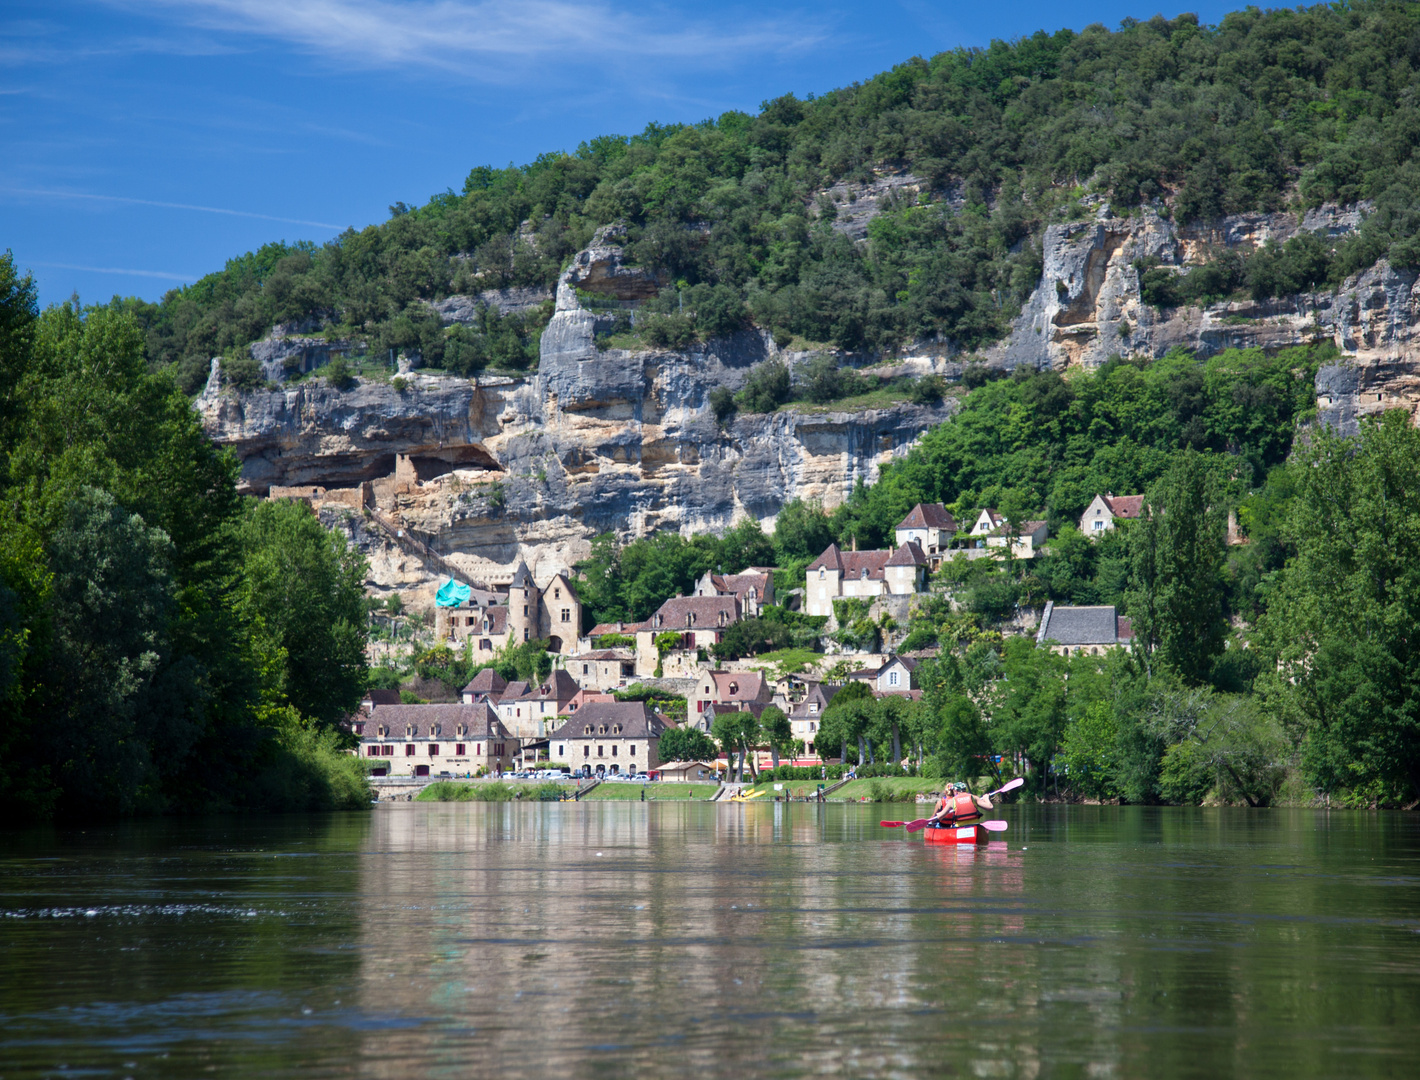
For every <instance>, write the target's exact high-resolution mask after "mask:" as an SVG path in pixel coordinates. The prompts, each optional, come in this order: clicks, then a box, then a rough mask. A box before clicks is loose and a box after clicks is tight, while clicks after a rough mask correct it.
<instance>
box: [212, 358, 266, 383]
mask: <svg viewBox="0 0 1420 1080" xmlns="http://www.w3.org/2000/svg"><path fill="white" fill-rule="evenodd" d="M222 376H223V377H224V378H225V379H226V380H227V382H228V383H229V384H231V385H232V386H235V387H236V388H237V389H238V390H255V389H256V388H257V387H259V386H264V385H265V384H266V375H265V373H264V372H263V371H262V370H261V365H260V364H258V363H257V362H256V361H255V360H253V359H252V358H251V357H250V356H234V357H231V358H230V359H228V358H226V357H224V358H223V359H222Z"/></svg>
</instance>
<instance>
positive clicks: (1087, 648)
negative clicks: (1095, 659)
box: [1035, 601, 1134, 656]
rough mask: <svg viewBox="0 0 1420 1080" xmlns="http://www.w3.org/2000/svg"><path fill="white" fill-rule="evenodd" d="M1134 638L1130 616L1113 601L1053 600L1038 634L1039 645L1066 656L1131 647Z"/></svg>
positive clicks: (1037, 643)
mask: <svg viewBox="0 0 1420 1080" xmlns="http://www.w3.org/2000/svg"><path fill="white" fill-rule="evenodd" d="M1133 642H1134V630H1133V627H1132V626H1131V625H1130V620H1129V618H1128V617H1127V616H1124V615H1120V614H1118V613H1117V612H1116V611H1115V609H1114V605H1113V604H1099V605H1091V606H1088V607H1058V606H1057V605H1056V604H1055V603H1054V602H1053V601H1052V602H1049V603H1047V604H1046V605H1045V612H1044V613H1043V614H1042V615H1041V617H1040V628H1039V629H1038V630H1037V631H1036V634H1035V643H1036V645H1044V646H1046V647H1047V648H1049V649H1050V651H1051V652H1054V653H1060V654H1062V655H1064V656H1077V655H1079V654H1081V653H1084V654H1085V655H1088V656H1100V655H1103V654H1104V653H1105V652H1107V651H1109V650H1110V649H1115V648H1119V647H1121V646H1123V647H1125V648H1128V647H1129V646H1130V645H1132V644H1133Z"/></svg>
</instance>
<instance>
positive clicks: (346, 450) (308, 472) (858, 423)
mask: <svg viewBox="0 0 1420 1080" xmlns="http://www.w3.org/2000/svg"><path fill="white" fill-rule="evenodd" d="M611 238H612V239H614V234H612V237H611ZM598 241H599V242H598V243H596V244H594V245H593V246H592V247H591V248H589V249H588V250H587V251H584V252H582V253H581V254H580V255H579V256H578V257H577V258H576V259H575V260H574V261H573V263H572V265H571V266H570V267H569V268H568V270H567V271H566V272H565V273H564V274H563V275H562V279H561V280H560V281H559V283H558V288H557V293H556V296H557V310H556V312H555V314H554V315H553V316H552V319H551V322H550V323H549V325H548V326H547V328H546V330H545V332H544V334H543V337H542V355H541V362H540V364H539V369H538V373H537V375H536V376H535V377H532V378H527V379H510V378H485V379H478V380H468V379H456V378H440V377H432V376H425V375H412V376H410V377H409V378H408V380H407V382H406V385H405V387H404V389H402V390H396V389H395V388H394V386H392V385H391V384H389V383H385V382H377V381H361V382H360V383H359V384H358V385H357V386H355V387H354V388H352V389H350V390H347V391H344V392H342V391H337V390H335V389H333V388H332V387H330V386H329V385H327V384H326V383H325V381H324V380H319V379H313V380H306V381H303V382H300V383H296V384H293V385H291V386H289V387H287V388H284V389H280V390H263V391H256V392H252V393H245V394H238V393H234V392H232V391H230V390H229V389H226V388H224V387H223V386H222V383H221V380H220V378H219V377H218V376H217V375H216V374H214V377H213V379H212V380H210V381H209V384H208V387H207V390H206V391H205V392H204V393H203V394H202V396H201V397H200V398H199V399H198V407H199V409H200V410H201V412H202V415H203V418H204V422H205V424H206V426H207V429H208V431H209V432H210V433H211V434H212V436H213V437H214V438H215V439H217V440H218V441H219V442H222V443H224V444H226V445H228V446H231V447H232V448H233V450H235V451H236V453H237V454H238V455H239V456H240V458H241V459H242V484H243V485H244V487H245V488H246V490H248V491H251V492H253V493H257V494H264V493H266V492H268V491H270V489H271V488H272V487H295V486H314V485H318V486H320V487H324V488H339V487H342V486H350V485H355V484H358V483H361V482H365V481H369V482H371V485H372V488H371V490H372V491H373V493H374V497H375V499H376V500H377V501H378V503H379V505H380V507H381V508H382V510H383V511H384V512H386V513H388V514H391V515H394V516H395V517H396V518H397V520H398V521H399V522H400V523H401V524H402V525H403V526H405V527H408V528H410V529H412V530H415V532H416V534H417V535H418V536H419V537H420V538H421V539H423V540H424V541H425V542H427V543H430V544H431V546H433V547H434V548H435V550H437V551H438V552H439V553H440V554H442V555H444V556H445V557H447V558H449V559H450V560H451V561H454V562H456V563H457V564H458V565H459V566H461V567H463V568H465V569H466V570H467V571H468V572H469V573H471V574H474V575H476V576H481V577H483V578H486V579H488V580H491V581H495V582H496V581H497V580H498V567H502V566H507V565H509V564H512V563H514V562H515V561H516V560H517V559H519V558H525V559H527V560H528V561H529V562H530V563H532V564H534V569H535V571H536V564H537V562H538V561H539V560H540V559H541V560H545V561H547V562H549V563H557V564H561V565H568V564H570V563H571V562H572V561H575V560H576V559H577V558H580V557H581V556H582V555H583V554H584V553H585V552H586V550H587V548H588V543H589V541H590V538H591V537H593V536H595V535H597V534H598V533H602V532H608V531H610V532H615V533H618V534H620V535H621V536H623V537H626V538H631V537H635V536H641V535H645V534H647V533H649V532H652V531H655V530H658V529H674V530H679V531H681V532H685V533H692V532H702V531H716V530H721V529H724V528H725V527H727V526H729V525H730V524H731V523H733V522H734V521H736V520H739V519H742V518H744V517H753V518H756V519H759V520H761V521H765V522H768V521H770V520H772V519H773V517H774V515H775V514H777V513H778V511H779V509H780V507H782V506H783V505H784V503H785V502H787V501H789V500H791V499H794V498H812V499H818V500H821V501H822V502H823V503H824V504H825V505H827V506H830V507H831V506H835V505H837V504H838V503H840V502H842V500H843V499H844V498H846V496H847V495H848V493H849V492H850V491H851V490H852V488H853V485H854V484H855V483H856V482H857V481H859V480H864V481H868V482H871V481H872V480H874V479H875V478H876V476H877V473H878V470H879V469H880V468H881V466H882V464H883V463H884V462H886V461H889V460H891V459H892V458H893V457H894V456H898V455H901V454H903V453H905V452H906V451H907V449H908V448H909V447H910V446H911V444H912V443H913V442H914V441H915V440H916V439H917V438H918V437H920V436H921V434H922V433H923V432H925V431H926V430H928V429H929V428H931V427H932V426H933V425H935V424H937V423H940V422H941V421H942V420H944V419H946V418H947V417H948V416H949V415H950V414H951V411H952V405H951V404H950V403H943V404H939V405H935V406H920V405H911V404H905V403H904V404H902V405H898V406H895V407H891V408H884V409H876V410H868V411H865V412H843V411H833V410H831V409H826V410H814V411H794V410H781V411H779V412H776V413H772V414H768V415H754V414H741V415H737V416H735V417H734V418H732V419H731V420H730V421H729V422H728V423H727V424H726V425H724V426H721V425H720V424H719V423H717V421H716V419H715V417H714V414H713V412H712V411H711V409H710V406H709V393H710V391H711V390H712V389H713V388H714V387H717V386H726V387H729V388H731V389H738V388H739V387H740V386H742V385H743V383H744V381H745V379H746V377H747V376H748V373H749V371H750V369H751V367H753V365H755V364H756V363H759V362H761V361H763V360H765V359H768V358H769V357H771V356H781V355H784V354H780V353H779V352H778V350H777V349H776V347H775V345H774V343H773V341H772V340H770V338H769V337H768V335H766V334H762V333H759V332H757V331H744V332H741V333H739V334H735V335H733V336H731V337H728V338H724V339H721V340H717V341H714V342H711V343H709V344H707V345H704V346H699V347H696V348H693V349H689V350H686V351H681V352H672V351H637V352H629V351H624V350H618V349H605V350H603V349H599V348H598V347H597V342H596V332H597V324H598V319H599V318H601V317H602V316H601V315H600V314H598V313H596V312H592V311H588V310H586V309H585V308H584V307H583V306H582V304H581V302H580V301H579V300H578V290H579V289H580V290H583V291H584V292H593V293H599V294H601V295H602V296H606V297H609V298H611V299H614V300H619V301H621V302H630V301H631V300H632V299H634V298H635V297H637V296H644V295H646V294H648V293H653V292H654V289H655V288H656V281H655V279H654V278H653V277H651V276H649V275H646V274H645V273H644V272H642V271H641V270H639V269H638V268H636V267H634V266H629V265H627V264H626V263H625V261H624V258H623V255H622V252H621V249H620V248H619V246H617V245H615V244H614V243H610V242H608V235H607V233H606V232H605V231H604V232H603V233H599V234H598ZM785 358H786V359H787V360H788V361H789V362H791V363H792V362H793V361H794V360H795V359H796V357H794V356H787V355H786V356H785ZM360 536H361V537H362V539H361V543H362V546H364V547H368V548H369V552H368V553H369V554H370V555H371V556H372V563H374V564H376V569H377V571H378V570H379V569H380V567H386V568H387V572H382V573H380V574H379V575H377V580H380V579H381V578H382V577H387V576H397V575H404V576H405V577H407V576H408V574H409V573H411V567H410V565H409V560H408V559H407V558H406V557H404V556H403V555H400V554H398V553H396V552H394V551H391V550H386V548H387V547H388V545H382V544H381V542H380V541H379V540H378V538H371V537H370V535H368V534H367V533H365V532H363V531H362V532H361V533H360ZM401 580H403V578H401ZM407 583H408V582H406V584H407Z"/></svg>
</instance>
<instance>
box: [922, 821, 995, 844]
mask: <svg viewBox="0 0 1420 1080" xmlns="http://www.w3.org/2000/svg"><path fill="white" fill-rule="evenodd" d="M989 835H990V834H989V833H988V832H987V831H986V830H985V829H983V828H982V827H981V823H980V822H977V823H976V824H973V825H944V826H942V827H940V828H936V827H933V826H931V825H929V826H927V828H925V829H923V830H922V839H924V840H925V841H926V842H927V843H929V844H981V843H985V842H986V838H987V837H988V836H989Z"/></svg>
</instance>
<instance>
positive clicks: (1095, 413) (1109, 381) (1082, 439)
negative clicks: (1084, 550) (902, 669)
mask: <svg viewBox="0 0 1420 1080" xmlns="http://www.w3.org/2000/svg"><path fill="white" fill-rule="evenodd" d="M1333 355H1334V349H1333V348H1332V347H1331V346H1329V345H1328V346H1315V347H1307V348H1299V349H1286V350H1283V351H1281V352H1279V353H1277V354H1276V355H1274V356H1267V355H1265V354H1264V353H1263V352H1262V351H1261V350H1259V349H1249V350H1235V349H1229V350H1225V351H1224V352H1221V353H1219V354H1217V355H1216V356H1212V357H1210V358H1209V359H1208V360H1206V361H1204V362H1202V363H1200V362H1198V361H1197V360H1195V359H1194V358H1193V357H1192V356H1191V355H1190V354H1189V353H1187V352H1183V351H1175V352H1171V353H1169V354H1168V355H1167V356H1165V357H1163V358H1162V359H1159V360H1155V361H1152V362H1150V361H1138V362H1135V361H1128V362H1126V361H1122V360H1112V361H1110V362H1109V363H1106V364H1104V365H1103V366H1101V367H1100V368H1099V369H1098V370H1096V371H1094V372H1079V373H1072V374H1071V377H1070V378H1069V379H1065V378H1062V377H1061V376H1060V375H1058V374H1056V373H1054V372H1048V371H1047V372H1029V371H1026V370H1024V369H1021V370H1018V371H1017V373H1016V375H1015V376H1014V377H1012V378H1010V379H1001V380H997V381H994V382H989V383H987V384H986V385H984V386H982V387H980V388H978V389H977V390H975V391H973V392H972V393H971V394H969V395H968V396H967V397H966V399H965V400H964V401H963V402H962V408H961V410H960V412H958V414H957V415H956V416H954V417H953V418H952V419H951V420H949V421H948V422H946V423H944V424H942V425H940V426H939V427H937V428H935V429H933V430H932V431H930V432H928V433H927V434H926V435H925V436H924V437H923V438H922V440H921V441H920V442H919V443H918V444H917V445H916V446H915V447H914V448H913V449H912V451H911V452H910V453H909V454H908V455H907V456H906V457H905V458H903V459H902V460H901V461H899V462H894V463H892V464H889V465H886V466H884V467H883V470H882V475H881V477H880V479H879V480H878V482H877V483H876V484H874V485H873V486H872V487H866V486H859V487H855V488H854V490H853V492H852V495H851V496H850V498H849V500H848V501H847V503H845V504H844V505H843V506H842V507H840V508H839V510H838V511H837V512H835V514H834V515H833V528H834V532H835V535H836V536H837V538H838V539H839V542H840V543H842V542H843V541H844V540H846V539H848V538H851V537H855V536H856V537H857V539H858V542H859V545H860V546H866V547H878V546H883V545H885V544H888V543H890V542H891V540H892V530H893V529H894V527H895V526H896V525H897V523H898V522H899V521H901V520H902V518H903V517H904V516H905V515H906V513H907V511H908V510H910V509H911V508H912V506H913V505H914V504H915V503H918V502H942V503H945V504H946V505H947V506H948V507H949V508H952V509H953V510H954V512H956V513H957V514H958V516H959V517H962V516H965V515H967V514H970V513H972V512H973V511H974V510H975V509H976V508H979V507H983V506H997V507H1003V508H1004V507H1006V506H1007V505H1008V504H1009V503H1011V502H1014V503H1015V504H1016V505H1018V506H1020V507H1022V508H1026V509H1028V510H1030V509H1033V508H1035V507H1040V506H1044V507H1045V508H1046V512H1047V515H1048V516H1049V517H1050V518H1051V519H1052V520H1054V521H1060V520H1062V519H1064V520H1069V519H1071V518H1078V516H1079V515H1080V514H1081V513H1082V512H1083V511H1084V509H1085V507H1086V505H1087V504H1088V503H1089V501H1090V499H1091V498H1093V497H1094V495H1095V494H1097V493H1099V492H1103V491H1114V492H1119V493H1125V492H1140V491H1144V490H1146V489H1147V488H1148V487H1149V485H1150V484H1152V483H1153V482H1154V481H1155V480H1157V479H1158V478H1159V477H1161V476H1162V475H1163V474H1164V473H1165V472H1166V471H1167V470H1168V468H1169V466H1170V463H1171V461H1172V458H1173V455H1174V453H1176V452H1177V451H1178V450H1180V449H1184V448H1193V449H1197V450H1200V451H1205V450H1206V451H1209V452H1212V453H1214V454H1224V453H1226V454H1228V455H1229V456H1230V465H1231V466H1232V468H1231V469H1230V471H1231V472H1233V473H1235V474H1237V483H1238V484H1239V485H1240V486H1241V487H1243V488H1247V487H1252V486H1253V485H1254V484H1257V483H1260V482H1261V480H1262V479H1263V477H1264V476H1265V475H1266V473H1267V470H1268V469H1270V468H1272V467H1273V466H1276V465H1278V464H1281V463H1282V462H1283V461H1284V460H1285V459H1286V457H1287V454H1288V452H1289V451H1290V449H1291V446H1292V436H1293V431H1294V430H1295V427H1296V424H1297V423H1298V421H1300V420H1302V419H1305V418H1307V417H1309V416H1310V415H1312V413H1313V410H1314V409H1315V402H1316V398H1315V383H1314V380H1315V374H1316V369H1317V366H1318V365H1319V364H1321V363H1323V362H1326V361H1327V360H1329V359H1330V358H1331V357H1332V356H1333ZM1240 466H1245V467H1240ZM1032 516H1034V515H1032ZM820 550H822V549H820ZM814 554H815V555H817V554H818V552H814Z"/></svg>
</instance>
